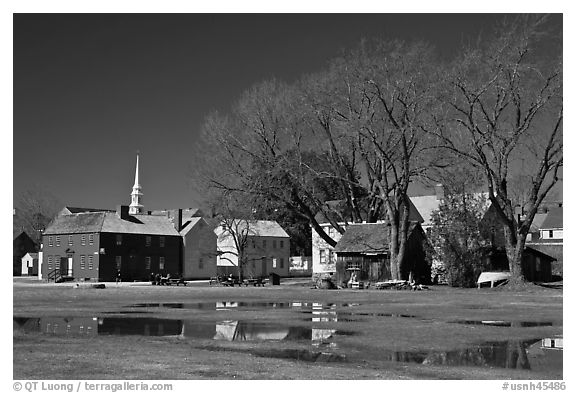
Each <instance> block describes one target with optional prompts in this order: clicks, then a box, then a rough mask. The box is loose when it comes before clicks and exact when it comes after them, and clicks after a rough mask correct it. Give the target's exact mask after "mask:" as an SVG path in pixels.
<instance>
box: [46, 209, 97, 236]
mask: <svg viewBox="0 0 576 393" xmlns="http://www.w3.org/2000/svg"><path fill="white" fill-rule="evenodd" d="M105 216H106V213H105V212H98V213H76V214H64V215H59V216H56V217H54V219H53V220H52V221H51V222H50V224H48V227H47V228H46V229H45V230H44V235H56V234H73V233H87V232H101V231H102V224H103V222H104V217H105Z"/></svg>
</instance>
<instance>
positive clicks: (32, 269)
mask: <svg viewBox="0 0 576 393" xmlns="http://www.w3.org/2000/svg"><path fill="white" fill-rule="evenodd" d="M37 274H38V253H37V252H29V253H26V255H24V256H23V257H22V275H23V276H36V275H37Z"/></svg>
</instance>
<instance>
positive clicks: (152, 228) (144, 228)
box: [102, 213, 180, 236]
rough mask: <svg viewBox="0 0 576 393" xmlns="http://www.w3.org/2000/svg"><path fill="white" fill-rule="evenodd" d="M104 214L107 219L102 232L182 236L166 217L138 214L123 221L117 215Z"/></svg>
mask: <svg viewBox="0 0 576 393" xmlns="http://www.w3.org/2000/svg"><path fill="white" fill-rule="evenodd" d="M104 214H105V215H106V217H105V219H104V223H103V225H102V232H107V233H131V234H141V235H164V236H180V234H179V233H178V231H177V230H176V229H175V228H174V226H173V225H172V223H171V222H170V220H168V218H167V217H165V216H153V215H147V214H137V215H133V216H129V217H128V219H125V220H122V219H120V217H118V215H116V213H104Z"/></svg>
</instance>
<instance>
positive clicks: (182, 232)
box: [180, 217, 208, 236]
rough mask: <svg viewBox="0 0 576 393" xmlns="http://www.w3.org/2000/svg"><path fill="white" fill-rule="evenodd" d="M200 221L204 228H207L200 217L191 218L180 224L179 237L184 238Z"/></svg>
mask: <svg viewBox="0 0 576 393" xmlns="http://www.w3.org/2000/svg"><path fill="white" fill-rule="evenodd" d="M200 221H204V223H205V224H206V226H208V223H207V222H206V220H204V219H203V218H202V217H192V218H190V219H189V220H187V221H186V222H184V223H182V229H181V230H180V235H181V236H186V234H187V233H188V232H190V230H191V229H192V228H194V227H195V226H196V225H197V224H198V223H199V222H200Z"/></svg>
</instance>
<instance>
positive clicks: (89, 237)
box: [88, 233, 94, 245]
mask: <svg viewBox="0 0 576 393" xmlns="http://www.w3.org/2000/svg"><path fill="white" fill-rule="evenodd" d="M88 243H89V244H90V245H92V244H94V234H93V233H91V234H89V235H88Z"/></svg>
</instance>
